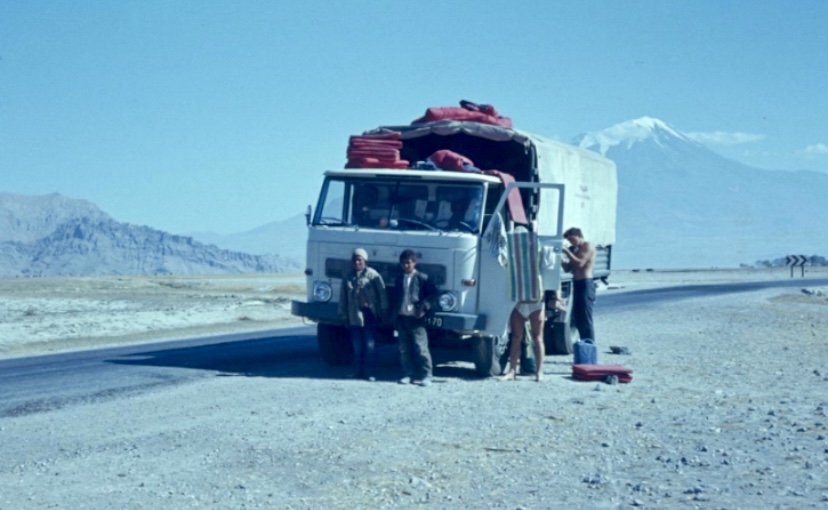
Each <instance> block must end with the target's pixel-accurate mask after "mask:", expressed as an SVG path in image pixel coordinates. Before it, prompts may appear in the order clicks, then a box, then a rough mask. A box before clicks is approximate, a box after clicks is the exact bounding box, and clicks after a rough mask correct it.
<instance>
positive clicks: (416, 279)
mask: <svg viewBox="0 0 828 510" xmlns="http://www.w3.org/2000/svg"><path fill="white" fill-rule="evenodd" d="M416 266H417V255H416V254H415V253H414V251H413V250H404V251H403V252H402V253H401V254H400V268H401V269H402V273H401V274H400V275H399V276H397V278H396V280H395V285H394V297H395V299H393V300H392V303H395V304H394V309H393V312H392V317H393V319H394V329H396V330H397V339H398V341H399V343H400V361H401V362H402V368H403V377H402V379H400V384H408V383H414V384H419V385H420V386H429V385H430V384H431V370H432V365H431V353H430V352H429V350H428V334H427V333H426V329H425V314H426V312H427V311H428V310H429V308H430V307H431V300H432V299H433V298H434V296H435V295H436V293H437V289H436V288H435V287H434V284H433V283H432V282H431V281H430V280H429V279H428V275H426V274H424V273H422V272H420V271H417V269H416Z"/></svg>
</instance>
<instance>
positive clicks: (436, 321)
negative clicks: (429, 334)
mask: <svg viewBox="0 0 828 510" xmlns="http://www.w3.org/2000/svg"><path fill="white" fill-rule="evenodd" d="M425 323H426V326H430V327H432V328H439V327H442V325H443V319H442V317H426V319H425Z"/></svg>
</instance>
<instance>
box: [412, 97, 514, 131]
mask: <svg viewBox="0 0 828 510" xmlns="http://www.w3.org/2000/svg"><path fill="white" fill-rule="evenodd" d="M438 120H466V121H471V122H482V123H483V124H494V125H495V126H500V127H505V128H511V127H512V119H510V118H509V117H503V116H500V115H498V114H497V110H495V107H494V106H492V105H488V104H484V105H478V104H475V103H472V102H471V101H460V106H459V107H458V106H445V107H431V108H428V109H426V112H425V115H423V116H422V117H420V118H419V119H415V120H414V121H412V122H411V123H412V124H423V123H425V122H434V121H438Z"/></svg>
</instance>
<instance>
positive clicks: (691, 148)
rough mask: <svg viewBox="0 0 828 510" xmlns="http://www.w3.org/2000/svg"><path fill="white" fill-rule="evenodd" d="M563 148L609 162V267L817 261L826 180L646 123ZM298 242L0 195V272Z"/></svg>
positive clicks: (131, 265) (163, 268) (301, 228)
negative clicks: (745, 158)
mask: <svg viewBox="0 0 828 510" xmlns="http://www.w3.org/2000/svg"><path fill="white" fill-rule="evenodd" d="M572 143H573V144H574V145H577V146H580V147H583V148H586V149H589V150H593V151H595V152H598V153H601V154H603V155H605V156H606V157H608V158H610V159H612V160H614V161H615V163H616V165H617V166H618V186H619V190H618V191H619V196H618V232H617V233H618V235H617V239H616V243H615V247H614V250H613V267H614V268H617V269H635V268H655V269H669V268H711V267H720V268H726V267H737V266H739V265H754V264H757V263H759V265H762V264H761V262H762V261H769V260H770V261H773V260H779V259H780V258H784V257H785V255H789V254H796V255H806V256H818V255H823V256H824V255H826V254H828V222H826V221H825V216H826V212H828V208H827V207H826V206H825V201H826V198H825V197H828V174H825V173H820V172H811V171H796V172H793V171H791V172H787V171H771V170H762V169H758V168H752V167H749V166H747V165H743V164H741V163H738V162H736V161H733V160H730V159H727V158H724V157H722V156H720V155H718V154H716V153H715V152H713V151H711V150H710V149H707V148H706V147H705V146H703V145H701V144H699V143H697V142H694V141H693V140H691V139H690V138H689V137H687V136H686V135H684V134H682V133H681V132H679V131H677V130H676V129H674V128H672V127H670V126H669V125H667V124H666V123H664V122H662V121H660V120H658V119H654V118H650V117H642V118H640V119H636V120H631V121H628V122H624V123H621V124H618V125H616V126H612V127H610V128H608V129H605V130H603V131H599V132H594V133H587V134H583V135H580V136H578V137H577V138H575V139H574V140H573V142H572ZM306 235H307V227H306V226H305V218H304V216H303V215H296V216H293V217H290V218H288V219H286V220H283V221H276V222H270V223H267V224H264V225H262V226H261V227H258V228H255V229H253V230H250V231H247V232H242V233H237V234H230V235H218V234H214V233H205V232H201V233H193V234H190V235H188V236H181V235H173V234H169V233H166V232H162V231H159V230H154V229H152V228H150V227H145V226H136V225H130V224H126V223H120V222H117V221H115V220H113V219H112V218H111V217H110V216H109V215H107V214H106V213H104V212H103V211H101V210H100V209H98V207H96V206H95V205H94V204H92V203H91V202H87V201H85V200H75V199H70V198H66V197H63V196H61V195H58V194H52V195H46V196H24V195H14V194H10V193H0V277H8V276H23V275H47V276H51V275H100V274H197V273H202V274H207V273H233V272H259V271H263V272H274V271H290V270H298V269H301V268H302V267H303V264H302V263H301V262H300V261H304V259H305V239H306ZM585 235H586V237H587V238H589V232H585ZM277 253H278V255H274V254H277Z"/></svg>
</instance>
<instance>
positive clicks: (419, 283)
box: [391, 269, 437, 321]
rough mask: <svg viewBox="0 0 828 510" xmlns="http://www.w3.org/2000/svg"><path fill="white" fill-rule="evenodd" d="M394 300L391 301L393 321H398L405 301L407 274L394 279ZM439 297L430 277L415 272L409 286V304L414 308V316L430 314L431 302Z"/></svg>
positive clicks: (401, 274)
mask: <svg viewBox="0 0 828 510" xmlns="http://www.w3.org/2000/svg"><path fill="white" fill-rule="evenodd" d="M393 292H394V299H392V300H391V302H392V303H393V304H392V307H393V308H392V310H391V320H392V321H394V320H396V319H397V316H398V315H399V314H400V307H401V306H402V303H403V300H404V299H405V294H404V293H405V273H400V274H398V275H397V277H396V278H395V279H394V291H393ZM436 295H437V288H436V287H435V286H434V284H433V283H431V280H429V279H428V275H427V274H425V273H421V272H419V271H417V270H416V269H415V270H414V276H413V277H412V278H411V283H410V284H409V286H408V298H409V302H410V303H411V304H412V305H413V306H414V311H413V313H414V316H415V317H416V316H417V315H420V317H422V315H423V314H425V313H426V312H428V311H429V310H430V309H431V302H432V301H433V300H434V298H435V297H436Z"/></svg>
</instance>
